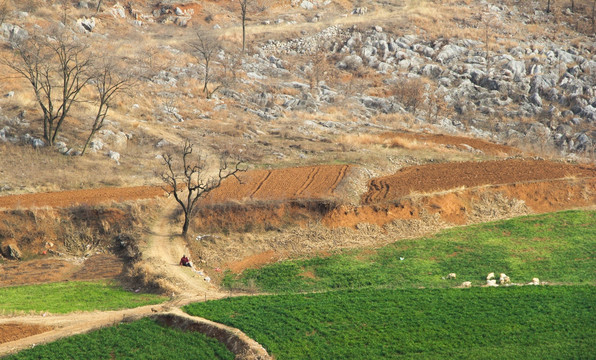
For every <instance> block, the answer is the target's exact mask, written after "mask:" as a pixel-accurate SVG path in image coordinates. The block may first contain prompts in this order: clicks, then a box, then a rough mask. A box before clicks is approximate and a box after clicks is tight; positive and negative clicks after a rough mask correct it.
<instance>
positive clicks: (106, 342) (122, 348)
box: [6, 319, 234, 360]
mask: <svg viewBox="0 0 596 360" xmlns="http://www.w3.org/2000/svg"><path fill="white" fill-rule="evenodd" d="M6 359H10V360H16V359H19V360H24V359H48V360H50V359H56V360H64V359H80V360H91V359H93V360H96V359H160V360H167V359H172V360H179V359H193V360H213V359H234V354H232V353H231V352H230V351H228V349H226V348H225V346H224V345H223V344H221V343H220V342H218V341H217V340H214V339H211V338H208V337H206V336H205V335H203V334H201V333H196V332H183V331H181V330H174V329H171V328H167V327H162V326H160V325H158V324H157V323H155V322H154V321H153V320H150V319H142V320H139V321H135V322H132V323H123V324H119V325H117V326H113V327H110V328H105V329H101V330H98V331H94V332H91V333H89V334H84V335H76V336H73V337H70V338H66V339H62V340H59V341H56V342H54V343H50V344H47V345H41V346H37V347H35V348H33V349H28V350H24V351H22V352H20V353H18V354H16V355H13V356H9V357H7V358H6Z"/></svg>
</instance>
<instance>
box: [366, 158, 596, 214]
mask: <svg viewBox="0 0 596 360" xmlns="http://www.w3.org/2000/svg"><path fill="white" fill-rule="evenodd" d="M594 177H596V167H593V166H581V165H570V164H563V163H555V162H550V161H539V160H520V159H513V160H500V161H486V162H461V163H445V164H430V165H422V166H412V167H406V168H403V169H401V170H399V171H398V172H397V173H395V174H393V175H389V176H385V177H381V178H377V179H373V180H371V181H370V183H369V189H368V191H367V192H366V193H365V194H364V195H363V197H362V202H363V204H377V203H382V202H390V201H394V200H397V199H399V198H400V197H403V196H407V195H410V194H412V193H422V194H423V193H432V192H438V191H444V190H450V189H457V188H461V187H466V188H471V187H477V186H483V185H501V184H515V183H527V182H536V181H544V180H554V179H563V178H594Z"/></svg>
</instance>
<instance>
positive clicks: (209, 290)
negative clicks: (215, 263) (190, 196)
mask: <svg viewBox="0 0 596 360" xmlns="http://www.w3.org/2000/svg"><path fill="white" fill-rule="evenodd" d="M176 206H177V203H175V202H174V201H172V202H170V204H169V205H168V206H167V207H166V208H165V209H164V210H163V216H162V217H161V218H160V219H158V220H157V222H156V223H155V224H154V226H153V227H152V229H151V233H150V235H149V237H148V238H147V245H146V247H145V248H144V249H143V250H142V252H143V260H144V261H145V262H147V263H149V264H151V265H152V266H154V269H152V270H153V271H155V273H157V274H159V275H161V276H163V277H165V278H167V279H169V280H170V282H171V283H172V284H173V285H174V286H175V287H176V290H177V293H176V295H175V297H176V298H177V299H178V300H179V301H185V300H186V299H195V298H202V299H203V300H204V299H205V297H207V298H208V299H219V298H221V297H224V296H225V295H226V294H225V293H223V292H221V291H219V290H218V289H217V287H216V286H214V285H212V284H211V283H209V282H207V281H205V277H206V276H207V274H205V275H201V274H200V273H198V272H197V271H198V270H200V268H199V267H195V269H191V268H189V267H185V266H180V265H178V263H179V261H180V258H181V257H182V255H184V254H186V255H188V254H190V250H189V249H188V247H187V246H186V242H185V240H184V239H183V238H182V236H180V235H173V234H176V233H177V232H178V231H179V229H178V228H175V227H174V226H172V225H171V224H170V220H169V219H170V216H169V215H170V214H171V213H172V212H173V211H174V210H175V209H176ZM192 260H193V259H191V261H192Z"/></svg>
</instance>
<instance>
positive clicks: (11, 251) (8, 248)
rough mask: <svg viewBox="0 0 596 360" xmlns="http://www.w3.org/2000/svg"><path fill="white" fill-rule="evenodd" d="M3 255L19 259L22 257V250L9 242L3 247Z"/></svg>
mask: <svg viewBox="0 0 596 360" xmlns="http://www.w3.org/2000/svg"><path fill="white" fill-rule="evenodd" d="M2 255H4V257H6V258H8V259H11V260H19V259H20V258H21V250H20V249H19V247H18V246H17V245H16V244H7V245H4V246H3V247H2Z"/></svg>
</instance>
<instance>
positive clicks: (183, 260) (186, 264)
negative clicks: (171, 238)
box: [180, 255, 192, 267]
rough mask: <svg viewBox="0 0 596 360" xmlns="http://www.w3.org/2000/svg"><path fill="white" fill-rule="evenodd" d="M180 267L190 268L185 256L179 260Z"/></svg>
mask: <svg viewBox="0 0 596 360" xmlns="http://www.w3.org/2000/svg"><path fill="white" fill-rule="evenodd" d="M180 265H182V266H188V267H192V265H191V264H190V260H188V258H187V257H186V255H182V258H181V259H180Z"/></svg>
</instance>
